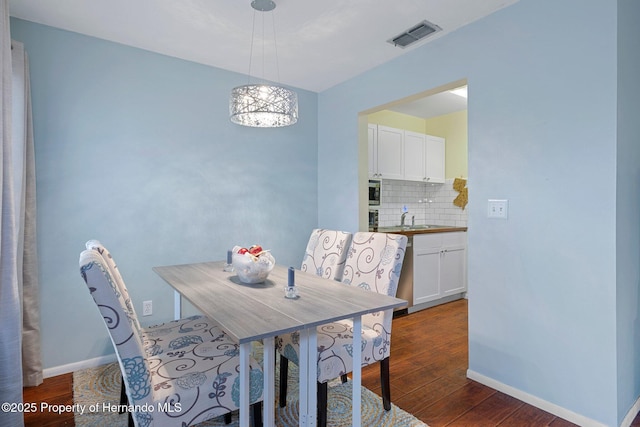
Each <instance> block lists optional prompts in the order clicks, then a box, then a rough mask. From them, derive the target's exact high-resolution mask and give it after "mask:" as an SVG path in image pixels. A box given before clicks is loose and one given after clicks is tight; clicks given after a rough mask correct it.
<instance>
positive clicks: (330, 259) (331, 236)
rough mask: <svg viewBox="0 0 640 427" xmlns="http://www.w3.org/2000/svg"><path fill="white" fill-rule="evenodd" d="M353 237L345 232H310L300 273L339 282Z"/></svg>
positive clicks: (318, 230) (317, 229)
mask: <svg viewBox="0 0 640 427" xmlns="http://www.w3.org/2000/svg"><path fill="white" fill-rule="evenodd" d="M352 237H353V235H352V234H351V233H348V232H346V231H335V230H326V229H322V228H316V229H314V230H312V231H311V235H310V236H309V241H308V242H307V248H306V249H305V251H304V257H303V258H302V266H301V267H300V271H306V272H309V273H312V274H315V275H317V276H321V277H324V278H326V279H333V280H338V281H339V280H340V279H342V273H343V271H344V263H345V260H346V258H347V248H348V247H349V245H350V244H351V239H352Z"/></svg>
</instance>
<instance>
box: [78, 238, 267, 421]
mask: <svg viewBox="0 0 640 427" xmlns="http://www.w3.org/2000/svg"><path fill="white" fill-rule="evenodd" d="M79 264H80V272H81V275H82V277H83V279H84V281H85V283H86V284H87V287H88V288H89V292H90V293H91V295H92V297H93V299H94V301H95V303H96V305H97V307H98V309H99V311H100V313H101V315H102V317H103V319H104V321H105V326H106V327H107V330H108V332H109V335H110V337H111V341H112V343H113V345H114V348H115V350H116V356H117V359H118V363H119V364H120V370H121V372H122V375H123V378H124V383H125V386H126V387H125V388H126V394H127V397H128V401H129V406H131V407H132V408H133V411H132V412H133V414H132V415H133V417H132V418H130V420H132V421H133V423H134V425H136V426H141V427H142V426H144V427H161V426H176V425H181V426H191V425H194V424H197V423H200V422H202V421H205V420H209V419H212V418H216V417H218V416H221V415H226V414H229V413H230V412H232V411H234V410H236V409H238V406H239V400H240V396H239V374H238V371H239V368H238V365H239V353H240V352H239V346H238V344H236V343H234V342H233V341H232V340H231V339H230V338H229V337H228V336H227V335H226V334H225V333H224V332H223V331H221V330H220V329H219V328H218V327H215V326H213V325H211V324H210V321H209V320H208V319H207V318H206V317H194V318H190V319H181V320H178V321H175V322H168V323H166V324H164V325H158V326H155V327H151V328H142V327H141V326H140V324H139V322H138V319H137V317H136V315H135V311H134V310H133V306H132V304H131V301H130V300H129V298H128V294H127V292H126V286H125V285H124V281H122V278H121V277H120V278H119V279H120V283H118V281H117V280H116V279H115V278H114V274H113V273H112V269H111V267H110V266H109V264H108V263H107V262H106V261H105V257H103V255H102V254H101V253H100V252H99V251H98V250H96V249H94V248H92V249H87V250H85V251H83V252H82V253H81V254H80V261H79ZM114 265H115V263H114ZM117 275H118V276H119V273H117ZM250 366H251V369H250V384H251V391H250V400H251V403H252V404H253V420H254V425H258V426H259V425H261V421H262V420H261V404H260V403H259V402H260V401H261V400H262V382H263V379H262V378H263V377H262V370H261V368H260V365H259V364H258V363H257V362H256V361H255V360H254V359H251V361H250Z"/></svg>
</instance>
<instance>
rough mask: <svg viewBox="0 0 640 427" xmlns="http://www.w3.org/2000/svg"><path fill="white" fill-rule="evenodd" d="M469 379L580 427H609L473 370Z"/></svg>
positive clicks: (468, 373) (469, 372)
mask: <svg viewBox="0 0 640 427" xmlns="http://www.w3.org/2000/svg"><path fill="white" fill-rule="evenodd" d="M467 378H469V379H472V380H474V381H477V382H479V383H481V384H484V385H486V386H488V387H491V388H493V389H495V390H498V391H500V392H502V393H505V394H508V395H509V396H512V397H515V398H516V399H519V400H522V401H523V402H525V403H528V404H529V405H532V406H535V407H536V408H540V409H542V410H543V411H547V412H549V413H551V414H553V415H555V416H557V417H560V418H563V419H565V420H567V421H570V422H572V423H574V424H577V425H579V426H582V427H607V426H606V424H602V423H601V422H599V421H595V420H592V419H591V418H587V417H585V416H584V415H580V414H576V413H575V412H573V411H570V410H568V409H566V408H563V407H562V406H558V405H556V404H555V403H551V402H548V401H546V400H544V399H540V398H539V397H536V396H534V395H532V394H529V393H526V392H524V391H522V390H518V389H517V388H514V387H511V386H509V385H506V384H504V383H501V382H499V381H496V380H494V379H493V378H489V377H486V376H484V375H482V374H479V373H477V372H475V371H472V370H471V369H467Z"/></svg>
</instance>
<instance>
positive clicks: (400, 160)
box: [368, 124, 445, 184]
mask: <svg viewBox="0 0 640 427" xmlns="http://www.w3.org/2000/svg"><path fill="white" fill-rule="evenodd" d="M368 132H369V178H377V179H402V180H406V181H421V182H429V183H437V184H441V183H444V176H445V175H444V165H445V157H444V156H445V140H444V138H440V137H437V136H431V135H426V134H424V133H418V132H411V131H408V130H402V129H396V128H392V127H388V126H381V125H374V124H370V125H369V127H368Z"/></svg>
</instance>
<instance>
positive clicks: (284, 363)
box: [279, 355, 289, 408]
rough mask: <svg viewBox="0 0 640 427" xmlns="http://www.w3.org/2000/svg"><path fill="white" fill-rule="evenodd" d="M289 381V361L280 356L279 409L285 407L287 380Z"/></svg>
mask: <svg viewBox="0 0 640 427" xmlns="http://www.w3.org/2000/svg"><path fill="white" fill-rule="evenodd" d="M288 379H289V359H287V358H286V357H284V356H283V355H280V398H279V400H280V407H281V408H284V407H285V406H287V380H288Z"/></svg>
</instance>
